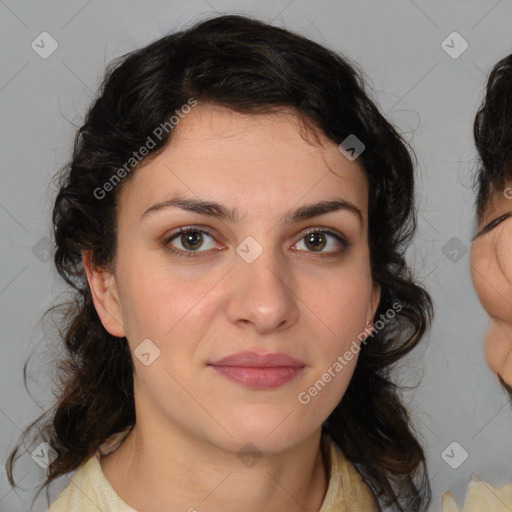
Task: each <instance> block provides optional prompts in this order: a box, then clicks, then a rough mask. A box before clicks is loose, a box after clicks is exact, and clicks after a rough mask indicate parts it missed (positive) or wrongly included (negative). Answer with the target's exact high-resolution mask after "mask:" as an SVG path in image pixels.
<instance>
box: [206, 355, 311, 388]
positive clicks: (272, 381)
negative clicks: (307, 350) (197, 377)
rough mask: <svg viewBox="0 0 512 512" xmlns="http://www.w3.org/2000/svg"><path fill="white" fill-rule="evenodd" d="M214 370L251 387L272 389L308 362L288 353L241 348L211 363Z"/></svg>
mask: <svg viewBox="0 0 512 512" xmlns="http://www.w3.org/2000/svg"><path fill="white" fill-rule="evenodd" d="M208 366H210V367H211V368H212V369H213V370H215V371H216V372H218V373H219V374H220V375H222V376H223V377H225V378H226V379H228V380H231V381H232V382H235V383H237V384H239V385H242V386H244V387H246V388H250V389H273V388H277V387H279V386H282V385H284V384H286V383H287V382H290V381H291V380H293V379H295V378H297V377H298V376H299V375H300V374H301V373H302V371H303V370H304V368H305V364H304V363H302V362H300V361H298V360H296V359H294V358H293V357H291V356H289V355H288V354H283V353H273V354H257V353H255V352H239V353H237V354H233V355H231V356H228V357H224V358H222V359H219V360H218V361H215V362H213V363H210V364H209V365H208Z"/></svg>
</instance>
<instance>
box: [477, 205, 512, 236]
mask: <svg viewBox="0 0 512 512" xmlns="http://www.w3.org/2000/svg"><path fill="white" fill-rule="evenodd" d="M511 215H512V212H507V213H504V214H503V215H500V216H499V217H497V218H496V219H494V220H491V222H489V223H488V224H486V225H485V226H484V227H483V228H482V229H481V230H480V231H479V232H478V233H477V234H476V235H475V236H474V237H473V238H472V239H471V241H473V240H475V239H476V238H478V237H479V236H482V235H485V233H488V232H489V231H491V229H493V228H495V227H496V226H497V225H498V224H499V223H500V222H502V221H504V220H505V219H508V218H509V217H510V216H511Z"/></svg>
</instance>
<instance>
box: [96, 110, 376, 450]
mask: <svg viewBox="0 0 512 512" xmlns="http://www.w3.org/2000/svg"><path fill="white" fill-rule="evenodd" d="M174 130H175V131H174V133H173V138H172V141H171V142H170V143H169V144H168V146H167V147H166V148H165V150H164V151H163V152H162V153H161V154H159V155H158V156H157V157H156V158H155V159H154V160H152V161H151V162H149V163H147V164H146V165H145V166H144V167H141V168H139V169H138V170H137V171H136V172H135V174H134V176H132V179H131V180H130V181H128V182H126V183H125V186H124V188H123V189H122V191H121V193H120V195H119V198H118V245H117V258H116V261H115V272H114V275H115V277H114V278H113V279H110V281H108V282H109V283H110V284H109V285H108V291H107V295H108V294H110V295H108V296H107V295H105V296H104V300H103V304H100V302H101V301H99V300H98V298H97V297H96V298H95V304H96V307H97V309H98V311H99V313H100V316H101V319H102V322H103V325H104V326H105V327H106V328H107V330H109V331H110V332H111V333H112V334H114V335H116V336H126V337H127V339H128V342H129V346H130V349H131V351H132V355H133V358H134V364H135V376H134V380H135V384H134V385H135V396H136V408H137V422H138V423H139V422H141V421H144V422H145V423H146V424H149V423H152V424H153V425H157V424H158V425H159V428H167V427H169V428H171V427H172V428H175V429H176V428H177V429H180V431H182V432H185V433H186V434H187V435H190V434H191V435H192V436H194V438H196V439H197V438H199V439H201V440H202V441H207V442H209V443H211V444H213V445H215V446H217V447H220V448H222V449H225V450H230V451H232V452H236V451H237V450H239V449H240V447H241V446H243V444H245V443H247V442H251V443H253V444H254V445H255V446H256V447H257V449H258V450H260V451H262V452H268V453H272V452H281V451H283V450H286V449H287V448H290V447H292V446H294V445H296V444H297V443H299V442H300V441H301V440H303V439H305V438H306V437H307V436H308V435H310V434H312V433H313V432H314V431H315V430H316V429H318V428H319V427H320V426H321V424H322V422H323V421H324V420H325V419H326V418H327V417H328V415H329V414H330V413H331V411H332V410H333V409H334V407H335V406H336V405H337V404H338V402H339V401H340V399H341V398H342V396H343V394H344V393H345V390H346V388H347V386H348V384H349V381H350V379H351V376H352V373H353V371H354V368H355V365H356V360H357V356H354V357H353V358H352V359H351V360H350V361H348V360H346V359H344V361H345V363H346V364H345V365H343V367H342V370H340V371H333V366H334V365H335V363H336V362H337V361H338V362H339V359H338V357H339V356H340V357H343V356H344V354H345V352H346V351H348V350H349V349H350V347H351V346H352V343H353V340H356V342H357V345H359V344H360V343H359V341H358V338H357V337H358V335H359V334H360V333H361V332H362V331H363V329H364V328H365V326H366V323H367V322H368V321H369V320H371V319H372V318H373V315H374V313H375V310H376V308H377V306H378V301H379V298H380V291H379V288H378V287H377V286H373V282H372V276H371V273H370V261H369V249H368V240H367V220H368V219H367V209H368V202H367V201H368V198H367V195H368V189H367V183H366V178H365V176H364V173H363V171H362V169H361V168H360V167H359V165H358V163H357V160H356V161H349V160H348V159H347V158H345V156H343V154H342V153H341V152H340V151H339V150H338V147H337V146H336V144H334V143H333V142H331V141H329V140H327V139H326V138H325V136H323V135H322V136H321V137H322V142H323V145H324V147H320V146H318V145H313V144H311V143H309V142H306V141H305V140H304V139H303V138H302V137H301V135H300V128H299V125H298V122H297V118H296V117H295V115H293V114H292V113H290V112H289V113H287V114H286V113H279V114H275V113H274V114H268V115H255V116H248V115H242V114H239V113H235V112H233V111H231V110H228V109H225V108H222V107H219V106H212V105H203V104H200V105H199V106H197V107H196V108H194V109H192V111H191V112H190V113H189V114H187V116H186V117H185V118H184V119H182V120H180V122H179V125H178V126H177V127H176V128H175V129H174ZM178 197H179V198H181V205H182V206H181V207H179V206H176V204H175V205H174V206H170V205H169V203H167V202H169V201H174V200H176V198H178ZM331 201H339V203H336V204H337V205H338V206H337V207H334V206H333V205H334V203H332V204H331V203H329V202H331ZM200 202H209V203H215V204H216V205H222V206H213V205H209V206H208V205H207V206H204V205H203V206H200V205H199V203H200ZM166 203H167V206H166ZM322 204H324V206H325V208H322V206H316V207H314V208H311V205H322ZM347 205H348V206H347ZM193 210H197V211H193ZM231 211H233V212H234V215H233V218H231V217H230V214H227V215H224V214H225V212H231ZM357 212H360V216H359V213H357ZM311 215H314V216H311ZM180 228H182V229H184V228H186V229H191V230H192V232H190V233H188V234H184V235H180V234H177V233H178V231H179V229H180ZM313 229H318V230H319V231H320V232H319V233H317V234H316V235H310V233H311V231H312V230H313ZM337 237H340V240H346V241H347V242H348V243H349V244H350V245H348V246H345V245H344V242H343V241H340V240H338V238H337ZM171 251H175V252H171ZM90 282H91V278H90ZM105 282H107V280H105ZM108 297H110V298H108ZM144 340H146V341H144ZM147 340H150V341H147ZM368 342H369V343H371V342H372V341H371V338H370V339H369V341H368ZM141 343H142V345H141ZM240 352H250V353H252V354H256V355H268V354H270V355H272V354H275V353H281V354H286V355H288V356H290V357H291V358H293V360H294V362H293V363H291V362H290V361H289V360H286V359H279V358H272V357H270V358H269V359H266V360H264V361H263V362H262V361H259V360H257V361H256V362H255V361H254V360H252V359H250V358H249V359H247V358H244V356H240V358H238V360H234V361H231V364H232V365H231V366H229V362H228V365H225V364H221V363H220V362H219V361H220V360H221V359H223V358H226V357H227V356H232V355H235V354H237V353H240ZM352 352H353V353H354V352H355V351H354V350H353V351H352ZM141 353H142V354H141ZM137 354H138V355H137ZM139 356H142V357H139ZM216 362H218V364H216V365H215V364H214V363H216ZM145 363H147V364H145ZM294 364H295V365H296V366H295V367H294V366H293V365H294ZM233 365H234V366H233ZM250 365H256V367H254V366H253V367H251V368H249V367H248V366H250ZM262 365H267V366H266V367H262ZM340 365H341V363H340ZM272 366H273V367H272ZM337 368H339V366H337ZM329 372H330V373H329ZM326 373H329V375H327V377H330V381H329V382H327V383H326V382H325V380H327V377H325V376H324V380H322V384H323V387H321V388H320V389H321V390H317V392H316V394H315V392H314V391H313V392H312V394H311V393H308V390H309V389H310V388H311V387H312V386H314V384H315V382H317V381H318V380H321V379H322V376H323V375H324V374H326ZM317 385H318V384H317ZM319 387H320V386H319ZM299 395H300V396H301V397H302V400H299ZM306 395H307V396H309V398H310V400H309V401H308V400H307V397H306ZM305 402H307V403H305Z"/></svg>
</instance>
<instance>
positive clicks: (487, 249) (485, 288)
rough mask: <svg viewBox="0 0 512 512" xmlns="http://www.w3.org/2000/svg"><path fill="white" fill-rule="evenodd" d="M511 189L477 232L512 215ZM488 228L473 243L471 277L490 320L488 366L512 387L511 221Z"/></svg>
mask: <svg viewBox="0 0 512 512" xmlns="http://www.w3.org/2000/svg"><path fill="white" fill-rule="evenodd" d="M510 185H512V184H509V185H507V187H506V188H505V190H504V191H503V192H501V193H496V194H495V195H494V196H493V197H492V200H491V202H490V204H489V206H488V208H487V210H486V212H485V215H484V218H483V219H482V222H481V223H480V225H479V226H478V232H480V231H481V230H482V229H484V227H485V226H487V225H488V224H489V223H490V222H491V221H494V220H496V219H499V217H501V216H503V215H505V214H507V213H508V212H511V211H512V188H510ZM493 225H494V223H493ZM489 227H490V228H491V229H488V230H485V232H484V233H482V234H481V235H479V236H478V237H477V238H475V240H474V241H473V245H472V249H471V276H472V279H473V284H474V287H475V290H476V292H477V295H478V298H479V300H480V302H481V303H482V306H483V307H484V308H485V310H486V311H487V313H488V315H489V317H490V323H489V329H488V331H487V336H486V339H485V356H486V359H487V362H488V364H489V366H490V368H491V369H492V370H493V372H494V373H496V374H497V375H500V376H501V377H502V378H503V379H504V380H505V382H506V383H507V384H509V385H512V220H511V219H510V217H509V218H506V219H503V220H501V221H499V222H497V223H496V225H494V227H491V226H489Z"/></svg>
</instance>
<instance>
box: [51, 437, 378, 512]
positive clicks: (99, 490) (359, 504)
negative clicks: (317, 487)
mask: <svg viewBox="0 0 512 512" xmlns="http://www.w3.org/2000/svg"><path fill="white" fill-rule="evenodd" d="M128 431H129V429H126V430H125V431H123V432H119V433H117V434H114V435H113V436H111V437H110V438H109V439H107V440H106V441H105V443H103V444H102V445H101V446H100V447H99V449H98V450H97V451H96V453H95V454H94V455H93V456H92V457H90V458H89V459H88V460H87V461H85V462H84V463H83V464H82V465H81V466H80V467H79V468H78V470H77V471H76V472H75V474H74V476H73V478H72V479H71V482H70V483H69V485H68V486H67V487H66V488H65V489H64V490H63V491H62V492H61V493H60V495H59V496H58V498H57V499H56V500H55V502H54V503H53V504H52V506H51V507H50V508H49V509H48V512H98V511H99V510H101V512H137V511H136V510H135V509H134V508H132V507H130V506H129V505H127V504H126V503H125V502H124V501H123V500H122V499H121V498H120V497H119V496H118V495H117V494H116V492H115V491H114V489H113V488H112V486H111V485H110V483H109V482H108V480H107V479H106V477H105V475H104V474H103V471H102V469H101V465H100V455H106V454H107V453H110V452H112V451H114V450H115V449H116V448H117V447H118V446H119V445H120V444H121V441H122V439H123V438H124V436H125V435H126V434H127V433H128ZM325 442H326V444H327V446H328V448H329V450H328V452H327V453H328V454H329V460H328V461H327V462H326V463H327V464H328V465H329V468H330V471H329V485H328V488H327V493H326V495H325V498H324V501H323V504H322V507H321V508H320V510H319V512H334V511H336V512H341V511H343V512H345V511H347V512H348V511H362V510H364V511H365V512H378V511H379V508H378V505H377V502H376V500H375V498H374V495H373V493H372V492H371V490H370V488H369V487H368V485H367V484H366V483H365V482H364V481H363V479H362V478H361V476H360V474H359V473H358V472H357V470H356V469H355V467H354V466H353V465H352V464H351V463H350V462H349V461H347V460H346V458H345V456H344V455H343V452H342V451H341V450H340V449H339V447H338V446H337V445H336V444H335V443H334V442H333V441H332V440H331V439H330V437H328V436H326V437H325Z"/></svg>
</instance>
